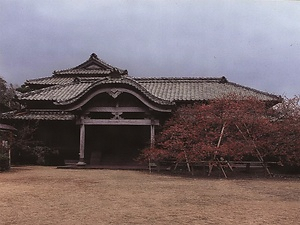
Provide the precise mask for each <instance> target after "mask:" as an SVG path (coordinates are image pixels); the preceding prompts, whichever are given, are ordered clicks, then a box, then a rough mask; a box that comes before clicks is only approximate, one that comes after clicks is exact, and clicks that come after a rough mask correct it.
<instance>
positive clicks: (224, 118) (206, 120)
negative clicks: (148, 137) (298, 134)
mask: <svg viewBox="0 0 300 225" xmlns="http://www.w3.org/2000/svg"><path fill="white" fill-rule="evenodd" d="M272 113H273V111H272V110H270V109H269V108H268V107H266V104H265V103H264V102H262V101H259V100H257V99H255V98H243V99H241V98H239V97H238V96H227V97H226V98H225V97H224V98H222V99H216V100H214V101H211V102H209V104H194V105H189V106H183V107H181V108H179V109H178V110H177V111H176V112H175V113H174V115H173V117H172V118H170V120H169V121H167V122H166V124H165V125H164V127H163V130H162V132H161V133H160V134H159V136H158V137H157V142H156V145H155V148H153V149H147V150H145V151H144V152H143V157H144V158H147V157H148V158H151V160H154V161H155V160H161V159H162V158H164V159H174V160H176V161H177V162H186V163H197V162H201V161H220V160H224V159H225V160H226V159H227V160H253V159H256V161H257V159H258V160H260V161H261V162H264V159H265V158H266V157H269V158H270V157H274V156H275V153H276V152H275V151H273V150H274V146H275V145H274V139H273V137H272V135H273V134H274V132H275V133H276V132H277V131H278V126H277V125H276V123H274V122H272V120H271V119H270V118H272V117H271V116H272V115H273V114H272Z"/></svg>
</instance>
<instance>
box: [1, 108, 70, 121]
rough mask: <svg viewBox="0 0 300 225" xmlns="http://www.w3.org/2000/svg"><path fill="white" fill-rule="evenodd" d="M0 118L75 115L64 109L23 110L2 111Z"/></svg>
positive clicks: (39, 118)
mask: <svg viewBox="0 0 300 225" xmlns="http://www.w3.org/2000/svg"><path fill="white" fill-rule="evenodd" d="M0 118H1V119H5V120H7V119H8V120H9V119H14V120H75V115H73V114H71V113H68V112H65V111H51V110H23V111H11V112H7V113H2V114H1V116H0Z"/></svg>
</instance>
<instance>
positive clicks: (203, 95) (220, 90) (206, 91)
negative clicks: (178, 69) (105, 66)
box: [135, 77, 279, 101]
mask: <svg viewBox="0 0 300 225" xmlns="http://www.w3.org/2000/svg"><path fill="white" fill-rule="evenodd" d="M135 80H136V81H137V82H139V83H140V84H141V85H142V86H144V87H145V88H146V89H147V90H148V91H149V92H151V93H152V94H153V95H155V96H157V97H159V98H162V99H166V100H169V101H202V100H211V99H215V98H220V97H223V96H226V95H229V94H235V95H239V96H243V97H250V96H252V97H256V98H258V99H260V100H263V101H278V100H279V97H278V96H276V95H272V94H269V93H266V92H262V91H258V90H255V89H252V88H249V87H245V86H242V85H238V84H236V83H232V82H228V81H227V79H226V78H225V77H221V78H135Z"/></svg>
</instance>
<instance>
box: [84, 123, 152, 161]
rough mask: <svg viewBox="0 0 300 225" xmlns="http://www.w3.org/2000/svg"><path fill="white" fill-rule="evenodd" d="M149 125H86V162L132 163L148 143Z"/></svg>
mask: <svg viewBox="0 0 300 225" xmlns="http://www.w3.org/2000/svg"><path fill="white" fill-rule="evenodd" d="M149 141H150V127H149V126H87V127H86V142H85V143H86V147H85V152H86V154H85V158H86V162H87V163H88V164H91V165H132V164H136V163H137V162H136V160H135V159H136V158H137V157H138V155H139V153H140V151H141V150H142V149H143V148H144V147H146V146H147V145H149Z"/></svg>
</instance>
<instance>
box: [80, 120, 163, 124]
mask: <svg viewBox="0 0 300 225" xmlns="http://www.w3.org/2000/svg"><path fill="white" fill-rule="evenodd" d="M79 124H84V125H133V126H145V125H149V126H150V125H156V126H157V125H159V120H150V119H130V120H129V119H81V120H80V121H79Z"/></svg>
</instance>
